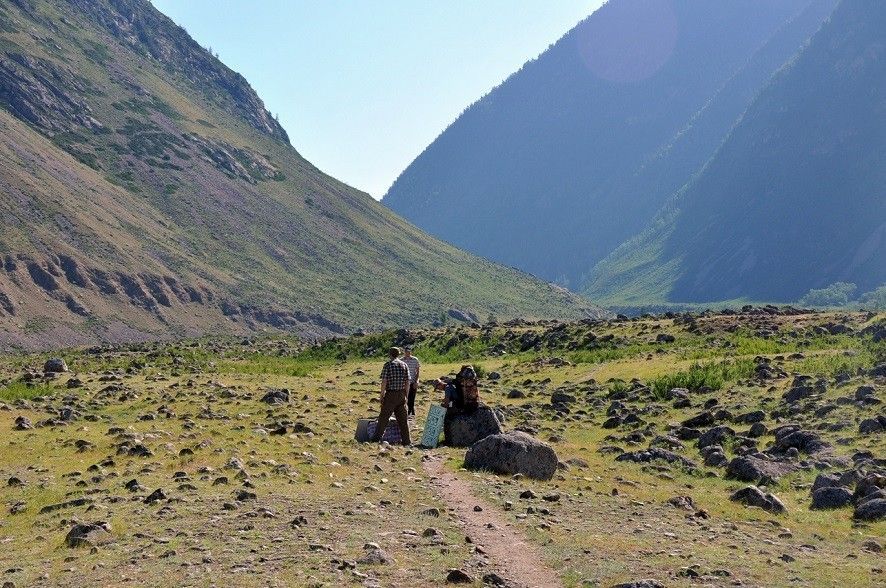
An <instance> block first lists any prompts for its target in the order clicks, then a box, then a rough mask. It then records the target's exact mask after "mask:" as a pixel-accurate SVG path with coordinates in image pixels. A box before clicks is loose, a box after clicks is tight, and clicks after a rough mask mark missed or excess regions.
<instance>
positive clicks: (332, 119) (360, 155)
mask: <svg viewBox="0 0 886 588" xmlns="http://www.w3.org/2000/svg"><path fill="white" fill-rule="evenodd" d="M153 2H154V5H155V6H156V7H157V8H159V9H160V10H161V11H163V12H164V13H165V14H166V15H167V16H169V17H170V18H172V19H173V20H174V21H175V22H177V23H178V24H180V25H181V26H183V27H185V28H186V29H187V30H188V32H189V33H190V34H191V36H193V37H194V38H195V39H196V40H197V41H198V42H199V43H200V44H202V45H204V46H210V47H212V49H213V50H214V51H217V52H218V53H219V57H220V58H221V59H222V61H224V62H225V63H226V64H227V65H228V66H230V67H231V68H233V69H234V70H236V71H238V72H240V73H241V74H243V75H244V76H245V77H246V78H247V79H248V80H249V81H250V83H251V84H252V85H253V87H254V88H255V89H256V90H257V91H258V93H259V95H260V96H261V97H262V99H263V100H264V101H265V105H266V106H267V107H268V110H270V111H271V112H273V113H275V114H279V116H280V122H281V123H282V124H283V126H284V127H285V128H286V131H287V132H288V133H289V137H290V140H291V142H292V144H293V146H294V147H295V148H296V149H298V151H299V152H300V153H301V154H302V155H303V156H304V157H306V158H307V159H308V160H310V161H311V162H312V163H314V164H315V165H317V166H318V167H319V168H320V169H322V170H323V171H325V172H327V173H329V174H331V175H333V176H335V177H337V178H339V179H340V180H342V181H344V182H347V183H348V184H350V185H352V186H355V187H357V188H359V189H361V190H365V191H367V192H369V193H370V194H372V195H373V196H374V197H376V198H380V197H381V196H383V195H384V192H385V191H386V190H387V189H388V187H389V186H390V184H391V183H392V182H393V181H394V179H395V178H396V177H397V175H398V174H399V173H400V172H401V171H403V169H405V168H406V166H407V165H409V163H410V162H411V161H412V160H413V159H414V158H415V157H416V156H417V155H418V154H419V153H421V151H422V150H423V149H424V148H425V147H426V146H427V145H428V144H429V143H430V142H431V141H433V140H434V138H435V137H436V136H437V135H438V134H439V133H440V132H441V131H442V130H443V129H444V128H445V127H446V126H447V125H448V124H449V123H450V122H452V121H453V120H454V119H455V117H456V116H458V114H459V113H460V112H461V111H462V110H463V109H464V108H465V107H466V106H468V105H469V104H471V103H472V102H474V101H475V100H476V99H477V98H479V97H480V96H482V95H483V94H485V93H486V92H488V91H489V90H491V89H492V88H493V87H495V86H496V85H498V84H499V83H500V82H501V81H503V80H504V79H505V78H506V77H507V76H508V75H509V74H510V73H512V72H514V71H516V70H517V69H519V68H520V66H521V65H523V63H525V62H526V61H527V60H529V59H532V58H534V57H536V56H537V55H538V54H539V53H541V52H542V51H544V50H545V49H546V48H547V47H548V45H550V44H551V43H553V42H554V41H556V40H557V39H559V38H560V37H561V36H562V35H563V34H565V33H566V32H567V31H568V30H569V29H571V28H572V27H573V26H575V25H576V24H577V23H578V22H579V21H580V20H581V19H583V18H584V17H586V16H588V15H589V14H591V12H593V11H594V10H595V9H596V8H597V7H598V6H599V5H600V4H602V0H554V1H553V2H552V1H551V0H360V1H356V0H153Z"/></svg>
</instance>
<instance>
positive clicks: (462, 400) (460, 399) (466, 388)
mask: <svg viewBox="0 0 886 588" xmlns="http://www.w3.org/2000/svg"><path fill="white" fill-rule="evenodd" d="M455 387H456V390H457V391H458V394H457V396H456V401H455V403H454V404H455V406H456V408H460V409H462V410H463V411H465V412H468V413H470V412H473V411H474V410H476V408H477V406H478V405H479V404H480V390H479V389H478V388H477V372H476V371H474V368H473V366H469V365H463V366H462V367H461V370H459V372H458V375H456V376H455Z"/></svg>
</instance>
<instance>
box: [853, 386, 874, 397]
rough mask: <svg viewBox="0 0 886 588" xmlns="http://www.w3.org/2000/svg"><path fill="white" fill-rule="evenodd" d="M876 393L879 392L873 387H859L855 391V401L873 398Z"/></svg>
mask: <svg viewBox="0 0 886 588" xmlns="http://www.w3.org/2000/svg"><path fill="white" fill-rule="evenodd" d="M876 392H877V390H876V389H875V388H874V387H873V386H859V387H858V388H857V389H856V390H855V399H856V400H865V399H866V398H871V397H873V396H874V394H876Z"/></svg>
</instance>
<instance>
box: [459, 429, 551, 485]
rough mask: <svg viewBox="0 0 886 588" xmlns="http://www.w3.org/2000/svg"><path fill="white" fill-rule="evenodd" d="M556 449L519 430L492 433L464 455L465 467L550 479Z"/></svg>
mask: <svg viewBox="0 0 886 588" xmlns="http://www.w3.org/2000/svg"><path fill="white" fill-rule="evenodd" d="M557 463H558V460H557V454H556V453H555V452H554V449H553V448H552V447H551V446H550V445H548V444H546V443H544V442H542V441H539V440H537V439H534V438H533V437H531V436H529V435H527V434H526V433H523V432H520V431H512V432H508V433H501V434H498V435H491V436H489V437H486V438H485V439H482V440H480V441H478V442H477V443H475V444H474V445H473V446H472V447H471V448H470V449H468V452H467V454H466V455H465V467H466V468H468V469H473V470H489V471H493V472H496V473H499V474H523V475H525V476H528V477H530V478H536V479H539V480H550V479H551V478H553V477H554V473H556V471H557Z"/></svg>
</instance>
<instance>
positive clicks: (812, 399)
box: [0, 307, 886, 587]
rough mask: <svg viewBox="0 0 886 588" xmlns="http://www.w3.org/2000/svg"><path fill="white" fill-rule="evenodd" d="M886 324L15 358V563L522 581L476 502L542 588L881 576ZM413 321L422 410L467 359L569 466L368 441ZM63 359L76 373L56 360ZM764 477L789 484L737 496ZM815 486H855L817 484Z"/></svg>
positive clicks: (196, 581)
mask: <svg viewBox="0 0 886 588" xmlns="http://www.w3.org/2000/svg"><path fill="white" fill-rule="evenodd" d="M884 321H886V317H884V316H883V315H882V314H880V315H876V314H873V313H820V312H810V311H801V310H795V309H790V308H782V309H776V308H774V307H766V308H761V307H754V308H745V309H743V310H740V311H739V310H736V311H729V312H723V313H721V312H713V311H707V312H705V313H701V314H676V315H670V316H666V315H657V316H653V315H647V316H643V317H638V318H634V319H627V318H621V319H600V320H586V321H581V322H557V321H542V322H528V321H520V320H517V321H512V322H503V323H498V324H484V325H482V326H476V327H470V326H459V325H450V326H445V327H441V328H437V329H427V328H423V329H401V330H397V331H385V332H380V333H375V334H366V335H362V336H360V335H358V336H352V337H348V338H343V339H342V338H338V339H333V340H329V341H327V342H325V343H318V344H307V343H302V342H299V341H298V340H297V339H294V338H283V337H279V336H272V337H250V338H217V337H216V338H211V339H196V340H191V341H183V342H181V343H144V344H138V345H114V346H104V347H95V348H81V349H77V350H69V351H65V352H63V353H54V354H51V355H50V354H41V355H35V354H26V355H12V356H6V357H4V358H3V359H2V361H0V403H2V404H0V430H2V431H3V436H2V442H0V478H2V482H3V483H2V485H0V503H2V506H3V508H4V510H5V512H4V516H3V518H2V519H0V535H2V536H3V555H2V556H0V560H2V570H0V572H2V573H3V580H4V581H8V582H12V585H15V586H67V585H70V584H71V583H78V584H81V585H98V584H104V585H112V586H116V585H129V584H131V585H165V584H171V583H174V584H176V585H182V586H213V585H229V582H235V583H236V584H237V585H241V586H274V585H280V586H283V585H299V586H324V585H326V586H334V585H343V584H355V585H364V586H399V585H415V586H438V585H442V584H445V583H447V578H450V580H452V581H455V580H457V579H459V578H461V579H462V580H463V581H465V582H467V583H468V584H469V585H470V584H473V585H477V586H480V585H484V583H485V585H492V586H520V585H525V584H521V582H520V580H521V578H524V576H522V575H521V574H520V566H519V565H518V564H511V563H510V560H508V561H503V560H502V555H501V554H502V553H503V552H504V553H508V550H507V549H506V548H505V549H502V546H501V545H490V546H489V548H486V547H484V544H483V540H484V537H487V538H488V536H489V535H488V533H487V534H486V535H484V534H483V533H481V532H478V531H477V526H476V525H478V524H479V525H480V526H481V528H485V527H482V525H486V524H492V525H493V531H492V535H493V536H494V537H509V536H510V537H517V538H520V539H521V540H523V541H525V542H526V545H527V546H528V547H527V548H526V555H525V557H526V558H527V559H526V561H529V562H531V561H533V560H532V558H533V557H537V558H538V561H540V562H541V564H540V565H539V566H531V567H532V569H533V570H535V573H536V574H537V573H539V571H540V573H542V574H544V573H548V571H550V570H554V572H553V573H552V574H553V575H551V576H549V577H547V576H546V577H547V578H548V580H549V581H550V583H549V584H538V583H536V584H534V585H552V586H554V585H562V586H605V587H610V586H614V585H616V584H620V583H625V582H636V581H639V580H641V579H649V580H654V581H656V582H658V583H660V585H662V586H695V585H699V583H701V584H704V585H716V586H720V585H741V586H767V587H772V586H822V585H840V586H859V587H861V586H871V585H874V584H877V583H879V582H880V581H881V580H882V574H883V565H882V562H883V556H882V549H884V548H886V545H884V541H883V537H884V533H886V527H884V525H886V522H884V520H883V518H882V517H883V515H884V509H883V508H882V506H883V505H884V504H886V496H882V493H883V492H884V489H883V488H884V480H886V477H884V474H886V472H884V449H886V446H884V443H886V436H884V435H883V424H884V423H883V421H884V419H886V417H884V415H883V409H882V406H883V405H882V400H883V390H884V385H886V379H884V378H886V373H884V371H883V370H884V365H886V364H884V361H886V355H884V347H883V346H884V329H886V323H884ZM392 344H397V345H407V344H408V345H413V346H414V348H415V354H416V356H418V357H419V358H420V359H421V360H422V363H423V372H422V374H423V375H422V380H423V385H422V387H421V391H420V393H419V399H418V407H419V410H418V413H419V420H418V421H417V422H413V423H412V427H413V431H414V432H415V431H416V430H420V429H421V427H422V425H423V419H424V416H425V414H426V413H427V407H428V406H429V405H430V403H432V402H438V401H439V398H438V397H437V395H436V393H433V392H432V391H431V389H430V386H429V385H428V382H429V381H430V379H432V378H435V377H437V376H440V375H444V374H448V373H452V372H454V371H456V370H457V369H458V366H459V365H461V364H464V363H472V364H473V365H474V366H476V367H477V369H478V372H479V373H480V375H481V381H480V388H481V399H482V400H483V401H484V402H485V403H486V404H488V405H489V406H491V407H493V409H494V410H495V411H496V412H497V413H498V414H499V415H500V417H501V419H502V427H503V428H504V430H506V431H514V430H521V431H525V432H528V433H529V434H531V435H532V436H534V437H536V438H537V439H539V440H541V441H543V442H544V443H547V444H549V445H550V446H551V447H552V448H553V449H554V450H555V451H556V454H557V458H558V460H559V463H560V466H559V468H558V470H557V472H556V473H555V475H554V477H553V479H551V480H550V481H547V482H546V481H539V480H532V479H529V478H526V477H521V476H509V475H496V474H492V473H489V472H483V471H467V470H465V469H463V464H464V457H465V450H464V449H462V448H456V447H446V446H443V447H440V448H437V449H433V450H424V449H421V448H419V447H411V448H403V447H394V446H388V445H386V444H383V445H381V446H379V445H373V444H360V443H357V442H356V441H354V440H353V435H354V428H355V425H356V420H357V418H359V417H365V416H372V415H373V414H377V410H378V391H377V372H378V370H379V369H380V367H381V363H382V361H383V353H384V351H385V350H386V349H387V347H388V346H390V345H392ZM53 356H59V357H60V358H62V359H64V361H65V363H66V367H67V369H68V370H69V371H67V372H46V373H45V374H44V372H43V369H44V364H45V363H46V362H47V360H49V359H51V357H53ZM46 367H50V368H52V369H56V368H58V367H59V366H57V365H55V364H50V365H48V366H46ZM281 389H285V390H286V392H287V394H286V395H285V398H286V400H284V401H282V402H279V403H277V404H269V403H268V401H269V400H270V399H271V398H276V396H274V395H267V394H266V393H267V392H268V391H269V390H281ZM878 419H879V421H878ZM791 433H794V436H793V437H791ZM414 436H415V435H414ZM416 438H418V437H416ZM755 456H756V457H755ZM742 457H744V459H745V460H746V461H748V462H751V463H752V465H754V466H755V467H756V468H758V469H759V470H760V471H763V472H765V473H762V474H761V473H759V472H757V470H755V469H754V467H750V468H745V467H742V465H743V464H744V466H746V465H747V464H746V463H744V462H742V461H741V458H742ZM737 460H738V461H737ZM754 460H759V461H754ZM760 476H763V478H761V477H760ZM444 482H445V484H444V485H443V486H441V483H444ZM452 484H456V485H457V486H452ZM749 486H755V487H758V488H760V490H759V494H760V495H761V496H764V497H765V496H766V495H767V494H771V495H774V497H775V501H776V502H773V501H768V502H766V501H764V502H756V504H760V505H762V506H765V507H766V508H767V509H769V510H764V508H761V507H760V506H748V505H746V504H743V503H742V502H739V501H734V500H730V497H731V496H733V495H734V494H735V493H736V492H738V491H740V490H742V489H744V488H746V487H749ZM818 487H825V488H827V489H828V492H830V491H831V490H833V491H834V492H833V493H834V495H835V496H836V498H835V497H834V496H831V495H830V494H828V493H827V492H826V493H824V495H822V496H818V498H817V500H825V499H829V500H830V499H833V500H838V502H837V503H834V504H830V506H831V507H833V508H830V507H829V508H826V509H824V510H821V509H818V508H816V509H812V508H811V504H812V495H813V492H812V489H813V488H816V489H817V488H818ZM877 487H879V488H880V490H877ZM446 488H448V490H445V489H446ZM838 488H839V489H840V490H838ZM868 492H870V493H874V494H871V495H870V496H869V495H868V494H867V493H868ZM877 492H879V493H880V496H881V497H880V498H877V495H876V493H877ZM844 494H845V495H846V497H847V498H842V497H843V495H844ZM455 497H458V498H457V500H458V504H453V500H455V499H456V498H455ZM754 497H757V495H756V494H753V495H752V497H751V499H750V500H751V502H752V503H754V500H755V498H754ZM863 498H867V501H868V502H871V503H872V504H873V505H874V506H876V507H877V508H878V509H879V510H871V509H872V507H868V509H869V510H868V511H866V510H865V509H864V507H863V504H858V503H859V501H861V499H863ZM745 500H748V498H747V497H746V498H745ZM840 500H842V501H840ZM836 504H840V505H841V506H836ZM481 505H482V506H481ZM778 505H780V506H778ZM475 507H477V508H480V509H481V511H476V508H475ZM782 509H783V510H782ZM866 512H867V513H869V514H865V513H866ZM871 512H879V513H880V514H879V515H874V514H870V513H871ZM474 514H476V516H477V517H485V518H478V520H479V521H480V522H479V523H478V522H477V521H473V520H472V519H471V518H470V517H472V516H473V515H474ZM868 516H873V517H874V519H873V520H865V518H863V517H868ZM877 517H879V518H877ZM98 522H104V523H107V529H104V528H101V527H100V528H98V530H97V531H95V530H94V534H93V535H92V537H91V539H90V538H87V539H86V540H85V542H84V543H83V544H82V545H84V546H78V547H70V546H68V545H67V544H66V537H67V536H68V534H69V532H70V531H71V529H72V528H73V527H74V526H75V525H76V524H78V523H84V524H93V523H98ZM472 525H474V527H472ZM472 528H473V529H474V531H472V530H471V529H472ZM490 541H491V540H490ZM510 557H512V558H513V559H514V560H515V561H517V562H519V561H521V559H522V558H523V555H522V554H521V552H520V551H519V550H518V551H516V552H515V551H511V552H510ZM530 565H531V564H530ZM452 570H459V571H460V572H461V573H462V574H463V575H464V577H466V579H465V578H463V577H462V575H460V574H456V575H455V576H451V574H453V572H452ZM450 576H451V577H450ZM534 577H535V578H536V579H537V575H536V576H534ZM634 585H637V586H639V585H640V584H634ZM653 585H658V584H644V586H653Z"/></svg>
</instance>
